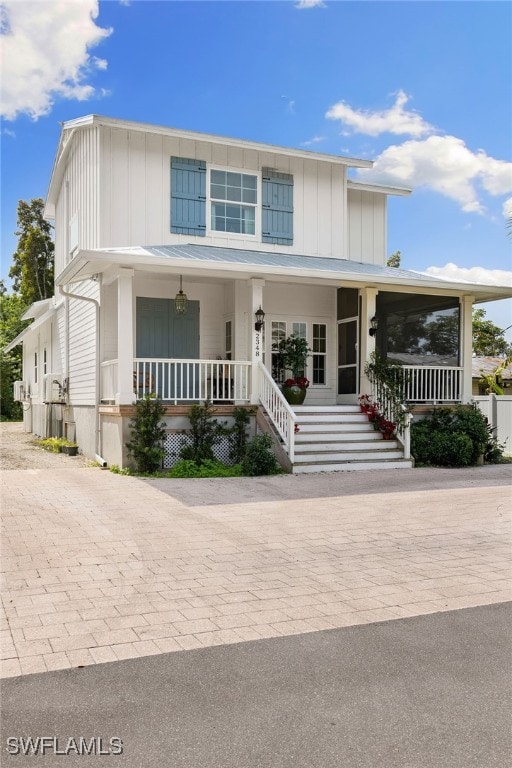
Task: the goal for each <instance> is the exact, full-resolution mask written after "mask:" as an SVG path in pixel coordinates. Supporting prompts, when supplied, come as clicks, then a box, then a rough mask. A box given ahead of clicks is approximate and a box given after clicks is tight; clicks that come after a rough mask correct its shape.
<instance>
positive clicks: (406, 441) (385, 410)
mask: <svg viewBox="0 0 512 768" xmlns="http://www.w3.org/2000/svg"><path fill="white" fill-rule="evenodd" d="M370 389H371V392H370V394H371V396H372V400H373V401H374V403H377V404H378V408H379V412H380V413H382V415H383V416H384V417H385V418H386V419H387V420H388V421H391V422H393V424H396V425H397V428H396V436H397V439H398V441H399V442H400V443H401V445H402V448H403V450H404V459H410V458H411V421H412V414H411V413H409V411H408V410H407V408H406V406H405V405H404V404H403V403H401V402H399V401H398V400H397V398H396V396H394V395H393V393H392V392H391V390H390V389H389V387H388V386H387V384H385V383H384V382H383V381H380V380H379V379H377V378H374V377H371V376H370Z"/></svg>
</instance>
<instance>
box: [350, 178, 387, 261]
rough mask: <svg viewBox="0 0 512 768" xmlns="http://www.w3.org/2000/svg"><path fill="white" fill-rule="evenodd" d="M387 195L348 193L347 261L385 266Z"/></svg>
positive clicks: (352, 191)
mask: <svg viewBox="0 0 512 768" xmlns="http://www.w3.org/2000/svg"><path fill="white" fill-rule="evenodd" d="M386 200H387V196H386V195H384V194H380V193H376V192H366V191H359V190H355V189H349V190H348V252H349V255H348V258H349V259H350V260H351V261H359V262H362V263H364V264H377V265H378V266H381V267H384V266H386V260H387V253H386V251H387V246H386V239H387V234H386V215H387V210H386V209H387V202H386Z"/></svg>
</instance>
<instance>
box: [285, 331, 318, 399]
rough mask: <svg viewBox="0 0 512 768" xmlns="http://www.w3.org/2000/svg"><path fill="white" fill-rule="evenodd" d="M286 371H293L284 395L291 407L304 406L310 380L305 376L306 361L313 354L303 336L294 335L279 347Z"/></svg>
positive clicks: (286, 384)
mask: <svg viewBox="0 0 512 768" xmlns="http://www.w3.org/2000/svg"><path fill="white" fill-rule="evenodd" d="M277 351H278V352H279V354H280V355H281V361H282V364H283V368H284V369H285V370H288V371H291V374H292V376H291V378H289V379H286V381H285V382H284V384H283V386H282V388H281V389H282V393H283V395H284V396H285V398H286V400H287V401H288V402H289V403H290V405H302V403H303V402H304V399H305V397H306V392H307V389H308V387H309V379H307V378H306V376H304V371H305V369H306V360H307V359H308V357H309V355H310V354H311V349H310V348H309V347H308V342H307V340H306V339H304V338H303V337H302V336H297V335H296V334H294V333H292V334H291V335H290V336H288V337H287V338H286V339H282V340H281V341H280V342H279V344H278V345H277Z"/></svg>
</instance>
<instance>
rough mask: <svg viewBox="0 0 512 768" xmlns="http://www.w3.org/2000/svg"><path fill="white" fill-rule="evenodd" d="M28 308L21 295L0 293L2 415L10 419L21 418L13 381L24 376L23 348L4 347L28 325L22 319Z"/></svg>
mask: <svg viewBox="0 0 512 768" xmlns="http://www.w3.org/2000/svg"><path fill="white" fill-rule="evenodd" d="M25 309H26V305H25V302H24V301H23V299H22V298H21V296H16V295H14V296H9V295H8V294H6V293H2V294H1V295H0V387H1V391H0V393H1V403H2V417H3V418H4V419H8V420H17V419H21V416H22V412H21V404H20V403H15V402H14V399H13V386H12V385H13V382H15V381H20V380H21V378H22V348H21V346H17V347H15V348H14V349H13V350H12V351H11V352H9V353H5V352H4V348H5V347H6V346H7V345H8V344H9V342H11V341H12V340H13V339H14V338H15V337H16V336H17V335H18V334H19V333H21V331H22V330H23V329H24V328H25V327H26V325H27V321H25V320H22V319H21V315H22V314H23V312H24V311H25Z"/></svg>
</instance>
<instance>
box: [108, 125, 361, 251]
mask: <svg viewBox="0 0 512 768" xmlns="http://www.w3.org/2000/svg"><path fill="white" fill-rule="evenodd" d="M99 130H100V131H101V160H100V163H101V186H100V194H99V197H100V199H101V212H100V221H101V223H100V232H101V238H100V239H101V247H105V248H106V247H122V246H135V245H169V244H172V243H190V242H195V243H198V244H201V245H217V246H225V247H232V248H248V249H256V250H262V251H278V252H281V251H285V252H287V253H299V254H309V255H314V256H333V257H340V258H343V257H344V255H345V254H344V251H345V235H344V232H345V229H346V228H345V222H344V216H345V205H344V200H345V194H346V178H345V167H344V166H341V165H335V164H332V165H331V164H330V163H327V162H320V161H316V160H304V159H302V158H293V157H288V156H279V155H274V154H270V153H266V152H258V151H255V150H243V149H240V148H236V147H227V146H224V145H222V146H219V145H217V144H213V143H211V142H207V141H192V140H190V139H178V138H172V137H168V136H162V135H160V134H151V133H144V132H141V131H134V130H128V129H121V128H108V127H105V126H102V127H100V128H99ZM173 156H177V157H185V158H191V159H198V160H204V161H206V163H207V166H208V167H211V166H214V167H216V168H220V169H228V170H233V171H237V172H241V171H242V172H247V173H251V172H254V173H256V174H260V178H261V169H262V168H264V167H270V168H274V169H276V170H278V171H280V172H282V173H289V174H292V175H293V179H294V189H293V195H294V223H293V226H294V239H293V246H283V245H273V244H271V243H262V242H261V235H260V234H257V235H255V236H254V237H251V236H248V235H237V234H229V235H226V233H224V232H222V233H220V232H219V233H216V232H212V233H208V228H209V213H208V206H207V216H206V220H207V235H206V236H205V237H197V238H196V237H194V236H191V235H176V234H173V233H171V222H170V210H171V176H170V166H171V157H173ZM207 198H208V190H207ZM259 203H260V204H261V185H260V188H259ZM256 220H257V226H258V222H259V226H261V209H260V210H259V214H258V213H257V215H256Z"/></svg>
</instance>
